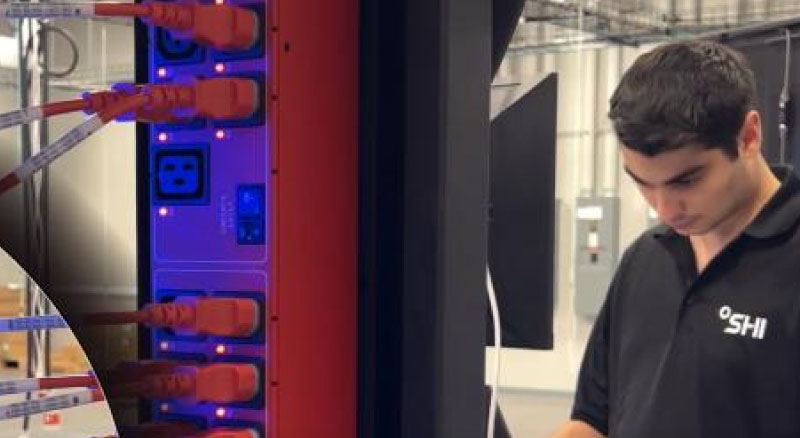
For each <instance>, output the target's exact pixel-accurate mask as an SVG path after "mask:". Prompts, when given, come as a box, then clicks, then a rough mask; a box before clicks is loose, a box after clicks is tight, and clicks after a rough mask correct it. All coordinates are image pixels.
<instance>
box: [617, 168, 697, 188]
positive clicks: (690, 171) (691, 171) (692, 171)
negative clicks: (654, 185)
mask: <svg viewBox="0 0 800 438" xmlns="http://www.w3.org/2000/svg"><path fill="white" fill-rule="evenodd" d="M705 168H706V166H705V165H704V164H698V165H697V166H692V167H690V168H688V169H686V170H684V171H682V172H681V173H679V174H677V175H675V176H673V177H672V178H669V179H668V180H667V181H666V182H664V184H675V183H677V182H679V181H680V180H682V179H686V178H688V177H690V176H694V175H695V174H697V173H699V172H701V171H703V170H704V169H705ZM624 169H625V173H627V174H628V175H629V176H630V177H631V178H633V180H634V181H636V182H637V183H639V184H642V185H649V183H647V182H645V181H644V180H642V179H641V178H639V177H638V176H636V174H634V173H633V172H632V171H631V170H630V169H629V168H628V167H627V166H624Z"/></svg>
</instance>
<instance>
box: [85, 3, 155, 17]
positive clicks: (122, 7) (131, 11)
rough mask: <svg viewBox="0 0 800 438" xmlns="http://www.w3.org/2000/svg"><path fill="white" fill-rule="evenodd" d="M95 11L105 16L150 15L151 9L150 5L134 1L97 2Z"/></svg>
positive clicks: (96, 13)
mask: <svg viewBox="0 0 800 438" xmlns="http://www.w3.org/2000/svg"><path fill="white" fill-rule="evenodd" d="M94 13H95V15H99V16H104V17H148V16H149V15H150V14H151V10H150V7H149V6H148V5H141V4H134V3H97V4H96V5H94Z"/></svg>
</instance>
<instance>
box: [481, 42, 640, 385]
mask: <svg viewBox="0 0 800 438" xmlns="http://www.w3.org/2000/svg"><path fill="white" fill-rule="evenodd" d="M645 50H647V48H640V49H629V48H624V49H623V48H617V47H609V48H601V49H591V50H581V51H573V52H565V53H558V54H540V55H522V56H510V57H507V58H506V60H505V61H504V64H503V65H502V66H501V69H500V71H499V73H498V78H497V80H496V82H497V83H511V82H519V81H521V80H524V78H527V77H529V76H536V75H541V74H542V73H547V72H553V71H554V72H557V73H558V75H559V77H558V81H559V84H558V117H557V145H556V162H557V169H556V193H555V194H554V195H555V196H556V198H557V199H558V200H559V201H560V202H559V204H558V206H559V211H558V212H557V217H558V219H559V222H558V224H557V230H556V233H557V234H556V247H557V249H556V254H554V257H557V261H556V266H557V267H558V271H557V277H556V282H555V283H556V289H557V290H556V291H555V293H556V309H555V349H554V350H553V351H531V350H517V349H504V350H503V362H502V365H501V385H502V386H503V387H504V388H507V389H511V388H513V389H515V390H536V391H552V392H560V393H569V392H572V391H573V390H574V386H575V381H576V378H577V372H578V368H579V366H580V361H581V358H582V355H583V350H584V348H585V344H586V339H587V337H588V333H589V331H590V329H591V325H592V321H589V320H586V319H584V318H582V317H580V316H578V315H576V314H575V313H574V311H573V308H574V306H573V296H574V282H573V268H574V264H573V262H572V260H573V258H574V248H573V237H574V223H575V222H574V211H575V198H576V197H578V196H580V195H588V194H592V193H595V194H597V195H601V196H606V195H616V196H619V197H620V198H621V223H620V233H619V234H620V236H619V237H620V248H625V247H627V245H629V244H630V243H631V242H632V241H633V240H634V239H635V238H636V237H637V236H638V235H639V234H640V233H641V232H642V231H644V230H645V227H646V222H647V207H646V204H645V202H644V200H643V199H642V198H641V196H640V195H639V193H638V190H637V189H636V187H635V185H634V184H632V183H631V182H630V180H629V179H628V177H627V176H626V175H624V173H623V172H622V169H621V165H620V160H619V159H618V143H617V140H616V137H615V136H614V134H613V132H612V130H611V127H610V123H609V122H608V119H607V117H606V113H607V112H608V98H609V97H610V95H611V93H612V92H613V90H614V88H615V87H616V85H617V83H618V81H619V78H620V76H621V73H622V72H624V70H625V69H626V68H627V66H629V65H630V63H631V62H632V61H633V60H634V59H635V57H636V56H637V55H638V54H639V53H641V52H643V51H645ZM594 149H596V150H597V154H598V156H599V159H598V160H597V164H598V165H597V166H596V167H597V169H595V166H594V162H593V161H594V160H593V153H594V152H593V150H594ZM595 173H596V174H597V175H596V176H595ZM595 181H596V184H595ZM491 352H492V349H491V348H490V349H487V353H491ZM491 372H492V364H491V355H490V354H487V376H490V375H491Z"/></svg>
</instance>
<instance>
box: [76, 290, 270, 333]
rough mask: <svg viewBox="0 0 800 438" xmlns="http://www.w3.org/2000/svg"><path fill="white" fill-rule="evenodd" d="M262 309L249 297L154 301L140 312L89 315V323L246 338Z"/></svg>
mask: <svg viewBox="0 0 800 438" xmlns="http://www.w3.org/2000/svg"><path fill="white" fill-rule="evenodd" d="M259 313H260V312H259V308H258V303H257V302H256V301H255V300H251V299H247V298H193V297H192V298H187V297H183V298H182V299H179V300H177V301H174V302H171V303H150V304H147V305H146V306H145V307H144V309H142V310H140V311H138V312H112V313H97V314H93V315H89V316H88V317H87V318H86V321H87V322H88V323H89V324H130V323H138V324H145V325H148V326H151V327H167V328H171V329H174V330H180V331H186V332H190V333H193V334H200V335H210V336H224V337H234V338H243V337H248V336H251V335H252V334H253V333H255V332H256V330H258V325H259V324H258V321H259Z"/></svg>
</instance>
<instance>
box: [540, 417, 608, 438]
mask: <svg viewBox="0 0 800 438" xmlns="http://www.w3.org/2000/svg"><path fill="white" fill-rule="evenodd" d="M552 438H605V435H603V434H602V433H600V432H598V431H597V430H595V428H593V427H592V426H589V425H588V424H586V423H584V422H583V421H576V420H573V421H570V422H568V423H567V424H565V425H563V426H561V428H560V429H558V431H557V432H556V433H555V434H554V435H553V436H552Z"/></svg>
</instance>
